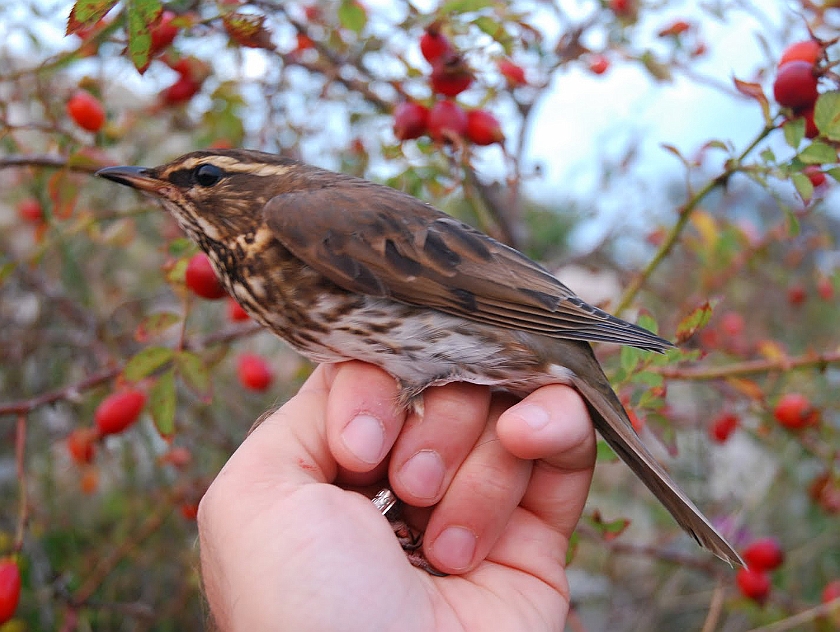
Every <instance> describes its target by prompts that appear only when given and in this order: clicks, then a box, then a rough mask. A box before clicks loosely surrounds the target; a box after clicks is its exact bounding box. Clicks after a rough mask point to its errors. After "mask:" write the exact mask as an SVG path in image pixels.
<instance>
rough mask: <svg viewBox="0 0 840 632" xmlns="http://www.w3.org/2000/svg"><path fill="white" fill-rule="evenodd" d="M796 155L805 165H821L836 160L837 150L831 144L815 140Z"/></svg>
mask: <svg viewBox="0 0 840 632" xmlns="http://www.w3.org/2000/svg"><path fill="white" fill-rule="evenodd" d="M797 157H798V158H799V160H801V161H802V162H804V163H805V164H807V165H822V164H825V163H834V162H837V151H836V150H835V149H834V148H833V147H832V146H831V145H826V144H825V143H822V142H820V141H818V140H815V141H814V142H812V143H811V144H810V145H808V146H807V147H806V148H805V149H803V150H802V151H801V152H799V155H798V156H797Z"/></svg>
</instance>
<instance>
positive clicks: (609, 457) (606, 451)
mask: <svg viewBox="0 0 840 632" xmlns="http://www.w3.org/2000/svg"><path fill="white" fill-rule="evenodd" d="M595 454H596V457H595V458H596V460H597V461H598V463H614V462H616V461H618V456H617V455H616V453H615V452H613V449H612V448H611V447H610V446H609V445H607V442H606V441H603V440H601V439H599V440H598V447H597V450H596V453H595Z"/></svg>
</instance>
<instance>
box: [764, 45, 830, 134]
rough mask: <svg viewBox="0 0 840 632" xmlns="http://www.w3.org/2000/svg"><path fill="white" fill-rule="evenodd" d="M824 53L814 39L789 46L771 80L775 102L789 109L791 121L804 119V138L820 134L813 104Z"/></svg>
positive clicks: (815, 100)
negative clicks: (815, 122) (815, 120)
mask: <svg viewBox="0 0 840 632" xmlns="http://www.w3.org/2000/svg"><path fill="white" fill-rule="evenodd" d="M824 52H825V48H824V47H823V45H822V43H821V42H819V41H817V40H815V39H809V40H805V41H803V42H796V43H795V44H791V45H790V46H788V47H787V48H786V49H785V50H784V51H783V52H782V56H781V57H780V59H779V64H778V67H777V69H776V79H775V80H774V81H773V97H774V98H775V99H776V103H778V104H779V105H781V106H782V107H786V108H790V109H791V110H792V111H793V112H792V116H791V118H792V119H795V118H800V117H802V118H804V119H805V136H806V138H814V137H815V136H817V134H818V133H819V132H818V130H817V126H816V125H815V124H814V104H815V103H816V102H817V97H818V96H819V92H818V91H817V84H818V81H819V77H820V74H821V71H820V61H821V60H822V59H823V56H824V55H823V53H824Z"/></svg>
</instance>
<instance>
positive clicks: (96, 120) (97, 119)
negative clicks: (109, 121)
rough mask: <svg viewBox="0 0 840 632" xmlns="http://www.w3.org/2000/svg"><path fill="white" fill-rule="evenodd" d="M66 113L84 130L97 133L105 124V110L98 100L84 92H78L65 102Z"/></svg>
mask: <svg viewBox="0 0 840 632" xmlns="http://www.w3.org/2000/svg"><path fill="white" fill-rule="evenodd" d="M67 113H68V114H69V115H70V118H72V119H73V121H74V122H75V123H76V125H78V126H79V127H81V128H82V129H84V130H87V131H89V132H98V131H99V130H100V129H102V125H103V123H105V108H103V107H102V103H100V101H99V99H97V98H96V97H95V96H93V95H92V94H91V93H90V92H87V91H85V90H78V91H77V92H76V93H74V94H73V96H72V97H70V100H69V101H67Z"/></svg>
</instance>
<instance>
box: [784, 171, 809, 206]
mask: <svg viewBox="0 0 840 632" xmlns="http://www.w3.org/2000/svg"><path fill="white" fill-rule="evenodd" d="M790 179H791V181H792V182H793V186H794V187H796V192H797V193H799V195H800V197H802V199H803V200H804V201H805V202H807V201H809V200H810V199H811V198H812V197H813V196H814V185H813V184H812V183H811V178H809V177H808V176H806V175H805V174H804V173H794V174H791V176H790Z"/></svg>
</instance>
